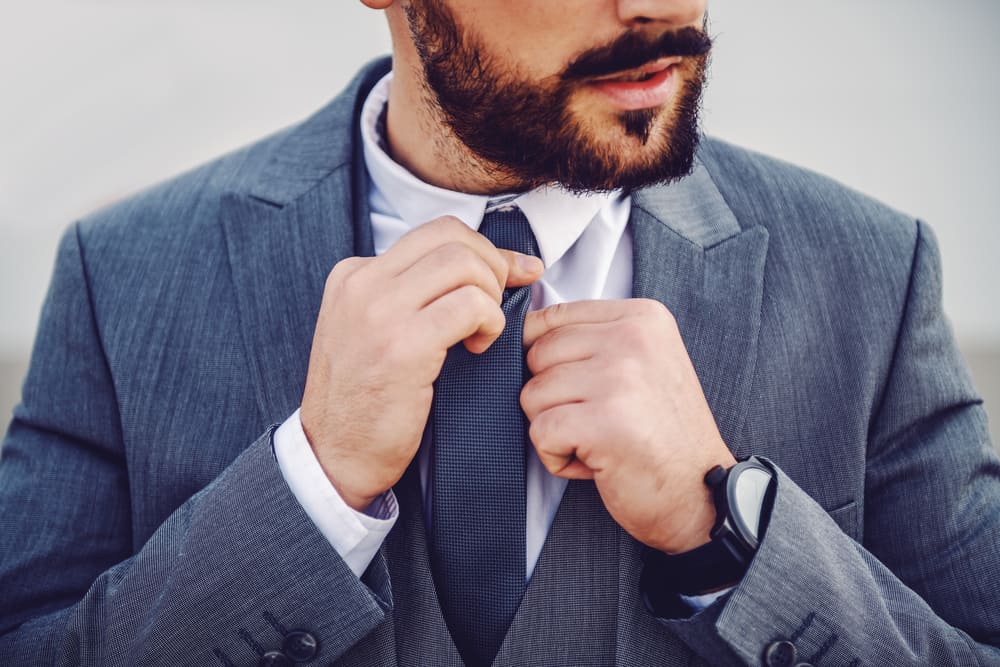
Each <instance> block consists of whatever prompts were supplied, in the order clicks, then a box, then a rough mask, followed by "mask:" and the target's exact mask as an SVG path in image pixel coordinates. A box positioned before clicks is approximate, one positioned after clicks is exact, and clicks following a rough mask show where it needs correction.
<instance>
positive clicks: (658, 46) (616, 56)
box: [561, 26, 712, 81]
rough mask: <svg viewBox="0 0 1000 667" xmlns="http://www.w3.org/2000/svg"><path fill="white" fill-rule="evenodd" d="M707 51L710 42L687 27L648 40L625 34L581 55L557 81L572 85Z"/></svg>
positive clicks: (643, 37) (628, 33) (634, 33)
mask: <svg viewBox="0 0 1000 667" xmlns="http://www.w3.org/2000/svg"><path fill="white" fill-rule="evenodd" d="M711 49H712V38H711V37H709V36H708V34H707V33H706V32H704V31H702V30H699V29H698V28H694V27H691V26H688V27H687V28H681V29H680V30H675V31H671V32H666V33H663V34H662V35H660V36H659V37H655V38H652V39H650V38H649V37H647V36H644V35H642V34H640V33H637V32H626V33H624V34H623V35H622V36H621V37H619V38H618V39H616V40H615V41H614V42H612V43H611V44H608V45H606V46H599V47H597V48H595V49H591V50H589V51H585V52H584V53H583V54H581V55H580V56H578V57H577V58H576V59H575V60H574V61H573V62H572V63H570V64H569V65H568V66H567V67H566V69H565V70H564V71H563V73H562V75H561V78H562V79H563V80H564V81H573V80H577V79H587V78H591V77H597V76H606V75H608V74H614V73H616V72H621V71H623V70H627V69H634V68H636V67H641V66H643V65H645V64H646V63H650V62H653V61H654V60H658V59H660V58H671V57H674V56H701V55H705V54H706V53H708V52H709V51H710V50H711Z"/></svg>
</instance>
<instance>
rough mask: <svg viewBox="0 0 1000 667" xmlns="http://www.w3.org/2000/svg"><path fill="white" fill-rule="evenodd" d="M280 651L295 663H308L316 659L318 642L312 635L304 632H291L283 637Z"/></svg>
mask: <svg viewBox="0 0 1000 667" xmlns="http://www.w3.org/2000/svg"><path fill="white" fill-rule="evenodd" d="M281 650H282V651H284V653H285V655H287V656H288V657H289V658H291V659H292V660H294V661H295V662H309V661H310V660H312V659H313V658H315V657H316V653H317V651H319V642H318V641H316V638H315V637H314V636H313V635H312V634H310V633H308V632H305V631H304V630H292V631H291V632H289V633H288V634H287V635H285V641H284V642H282V644H281Z"/></svg>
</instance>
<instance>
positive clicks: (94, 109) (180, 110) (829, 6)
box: [0, 0, 1000, 439]
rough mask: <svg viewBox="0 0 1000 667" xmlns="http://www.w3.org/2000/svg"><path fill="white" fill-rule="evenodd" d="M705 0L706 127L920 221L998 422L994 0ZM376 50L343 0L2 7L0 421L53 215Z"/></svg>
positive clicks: (290, 103) (211, 152)
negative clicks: (938, 257)
mask: <svg viewBox="0 0 1000 667" xmlns="http://www.w3.org/2000/svg"><path fill="white" fill-rule="evenodd" d="M538 1H539V2H550V1H551V2H555V1H557V0H538ZM710 7H711V13H712V32H713V34H714V35H715V36H716V40H717V41H716V51H715V56H714V61H713V66H712V71H711V82H710V85H709V88H708V91H707V94H706V99H705V116H704V118H705V121H704V127H705V129H706V130H707V131H708V132H710V133H713V134H716V135H718V136H721V137H723V138H725V139H728V140H730V141H733V142H736V143H739V144H742V145H745V146H748V147H751V148H755V149H757V150H761V151H763V152H767V153H771V154H774V155H777V156H780V157H783V158H785V159H787V160H790V161H792V162H796V163H799V164H802V165H805V166H808V167H811V168H813V169H816V170H818V171H822V172H825V173H827V174H829V175H831V176H833V177H835V178H837V179H839V180H841V181H843V182H845V183H847V184H849V185H851V186H853V187H856V188H858V189H860V190H862V191H864V192H867V193H869V194H871V195H874V196H875V197H877V198H880V199H882V200H884V201H886V202H888V203H889V204H891V205H893V206H895V207H896V208H899V209H901V210H903V211H906V212H907V213H910V214H912V215H915V216H919V217H921V218H923V219H926V220H928V221H929V222H931V224H932V225H933V226H934V229H935V230H936V232H937V234H938V238H939V241H940V244H941V249H942V254H943V257H944V267H945V307H946V310H947V311H948V313H949V315H950V317H951V319H952V322H953V324H954V326H955V329H956V332H957V334H958V337H959V340H960V342H961V344H962V347H963V350H964V351H965V352H966V354H967V356H968V357H969V359H970V362H971V364H972V367H973V372H974V374H975V376H976V379H977V383H978V385H979V387H980V389H981V391H982V392H983V393H984V394H985V395H986V400H987V408H988V409H990V410H991V412H992V413H993V415H994V424H993V428H994V433H997V431H998V428H997V423H996V422H997V421H998V420H1000V410H998V409H997V408H995V407H993V406H996V405H998V404H1000V308H998V307H997V306H998V305H1000V302H998V301H1000V300H998V299H997V296H996V290H997V288H1000V270H998V258H997V253H998V250H1000V225H997V224H996V223H995V219H996V218H997V216H998V210H1000V201H998V196H997V193H998V190H1000V161H998V160H997V158H996V156H997V155H998V154H1000V130H998V128H997V125H996V124H997V119H998V118H1000V78H998V77H997V75H996V66H997V65H998V64H1000V40H997V39H996V38H995V34H996V32H997V29H998V28H1000V4H998V3H996V2H995V0H952V1H951V2H948V3H944V2H931V1H925V0H881V1H880V2H870V1H862V0H840V1H839V2H816V1H810V0H754V1H753V2H747V1H746V0H711V2H710ZM387 50H388V36H387V32H386V30H385V27H384V25H383V19H382V17H381V16H380V15H379V14H378V13H376V12H372V11H370V10H367V9H365V8H364V7H363V6H362V5H361V4H360V2H358V1H357V0H288V1H285V2H277V1H273V0H272V1H266V0H238V1H237V0H198V1H197V2H195V1H193V0H172V1H171V2H169V3H167V2H153V1H152V0H139V1H137V0H129V1H127V2H126V1H125V0H74V1H73V2H58V1H54V0H34V1H33V2H30V3H14V2H11V1H10V0H8V1H7V2H5V3H3V4H2V5H0V312H2V313H3V317H2V318H0V416H2V417H3V419H2V421H6V419H7V418H8V415H9V410H10V407H11V406H12V405H13V403H14V402H16V400H17V397H18V393H19V384H20V379H21V375H22V374H23V372H24V367H25V364H26V359H27V355H28V353H29V350H30V345H31V340H32V337H33V332H34V328H35V324H36V321H37V318H38V312H39V307H40V304H41V300H42V298H43V296H44V291H45V287H46V285H47V282H48V279H49V274H50V271H51V267H52V259H53V257H54V252H55V246H56V243H57V241H58V238H59V235H60V234H61V232H62V230H63V229H64V228H65V227H66V225H67V224H69V223H70V222H72V221H73V220H74V219H75V218H77V217H78V216H80V215H82V214H84V213H86V212H88V211H91V210H93V209H94V208H96V207H99V206H101V205H103V204H106V203H108V202H110V201H114V200H115V199H118V198H121V197H123V196H125V195H127V194H128V193H130V192H132V191H135V190H136V189H138V188H141V187H143V186H145V185H148V184H150V183H153V182H156V181H158V180H161V179H163V178H166V177H169V176H171V175H173V174H175V173H177V172H179V171H182V170H185V169H187V168H190V167H192V166H194V165H196V164H198V163H201V162H204V161H206V160H208V159H211V158H212V157H213V156H216V155H219V154H221V153H224V152H226V151H228V150H231V149H233V148H235V147H237V146H240V145H242V144H245V143H247V142H250V141H252V140H254V139H255V138H257V137H260V136H263V135H265V134H268V133H270V132H272V131H274V130H276V129H278V128H281V127H283V126H285V125H288V124H291V123H293V122H295V121H297V120H299V119H301V118H303V117H304V116H306V115H308V114H309V113H310V112H312V111H313V110H314V109H316V108H318V107H319V106H321V105H322V104H323V103H324V102H325V101H326V100H328V99H329V98H330V97H332V96H333V95H334V94H336V92H337V91H338V90H339V89H340V88H341V87H342V86H343V84H345V83H346V82H347V80H348V79H349V78H350V77H351V76H352V74H353V73H354V72H355V71H356V69H357V68H358V67H359V66H360V65H361V64H362V63H364V62H365V61H367V60H369V59H370V58H372V57H374V56H375V55H378V54H381V53H385V52H387ZM995 439H996V436H995Z"/></svg>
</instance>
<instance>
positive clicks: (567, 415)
mask: <svg viewBox="0 0 1000 667" xmlns="http://www.w3.org/2000/svg"><path fill="white" fill-rule="evenodd" d="M587 409H588V407H587V404H585V403H571V404H568V405H560V406H558V407H555V408H552V409H550V410H546V411H545V412H543V413H541V414H539V415H538V416H536V417H535V419H534V420H532V422H531V426H530V427H529V428H528V437H529V438H530V440H531V444H532V445H533V446H534V448H535V452H536V453H537V454H538V460H539V461H541V462H542V465H543V466H545V469H546V470H548V471H549V472H550V473H552V474H553V475H556V474H559V473H560V472H562V471H563V470H567V469H568V468H569V466H570V465H571V464H572V463H573V462H574V461H577V460H579V461H581V462H583V463H584V465H585V459H584V458H583V457H578V456H577V449H578V447H579V445H578V442H577V437H576V434H577V430H578V429H577V427H576V426H575V424H576V423H579V422H580V421H581V420H582V418H583V417H584V416H585V414H586V412H585V411H586V410H587Z"/></svg>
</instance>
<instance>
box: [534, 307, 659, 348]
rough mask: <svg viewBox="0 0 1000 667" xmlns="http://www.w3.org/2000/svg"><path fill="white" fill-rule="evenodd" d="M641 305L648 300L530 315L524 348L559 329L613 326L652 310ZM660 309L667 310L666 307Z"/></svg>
mask: <svg viewBox="0 0 1000 667" xmlns="http://www.w3.org/2000/svg"><path fill="white" fill-rule="evenodd" d="M639 301H648V300H646V299H615V300H596V301H571V302H568V303H557V304H555V305H552V306H549V307H548V308H542V309H541V310H536V311H533V312H530V313H528V315H527V317H525V318H524V345H525V347H531V345H532V344H534V342H535V341H536V340H538V339H539V338H540V337H541V336H544V335H545V334H546V333H547V332H549V331H551V330H552V329H556V328H558V327H563V326H566V325H569V324H586V323H591V324H596V323H600V322H613V321H615V320H619V319H622V318H624V317H628V316H629V315H632V314H635V312H636V311H638V310H642V309H646V308H648V306H645V305H639V304H637V303H636V302H639ZM652 303H656V302H652ZM659 307H660V308H661V309H662V308H663V306H659Z"/></svg>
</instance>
